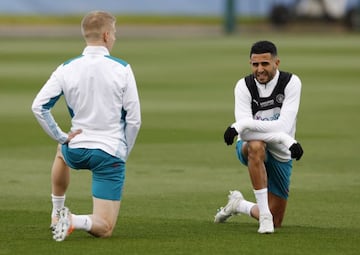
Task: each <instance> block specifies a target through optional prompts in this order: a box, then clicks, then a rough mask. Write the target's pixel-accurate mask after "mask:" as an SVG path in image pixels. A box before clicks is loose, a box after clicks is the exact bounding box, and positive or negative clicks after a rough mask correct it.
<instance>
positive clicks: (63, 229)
mask: <svg viewBox="0 0 360 255" xmlns="http://www.w3.org/2000/svg"><path fill="white" fill-rule="evenodd" d="M58 218H59V220H58V222H57V223H56V225H55V228H54V230H53V239H54V240H55V241H57V242H61V241H64V240H65V238H66V237H67V236H68V235H70V234H71V233H72V232H73V230H74V228H73V226H72V224H71V212H70V210H69V208H67V207H63V208H61V209H60V210H59V211H58Z"/></svg>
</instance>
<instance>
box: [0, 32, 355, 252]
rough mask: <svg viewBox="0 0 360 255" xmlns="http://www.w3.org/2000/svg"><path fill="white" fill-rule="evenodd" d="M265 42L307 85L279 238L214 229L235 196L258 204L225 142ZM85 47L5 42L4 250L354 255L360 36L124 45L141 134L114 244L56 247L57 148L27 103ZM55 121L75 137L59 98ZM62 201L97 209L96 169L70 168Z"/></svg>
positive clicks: (241, 221) (73, 239)
mask: <svg viewBox="0 0 360 255" xmlns="http://www.w3.org/2000/svg"><path fill="white" fill-rule="evenodd" d="M258 39H270V40H273V41H274V42H275V43H276V44H277V45H278V48H279V54H280V58H281V61H282V62H281V69H283V70H287V71H291V72H294V73H296V74H298V75H299V76H300V77H301V79H302V81H303V92H302V102H301V107H300V113H299V116H298V131H297V139H298V140H299V141H300V142H301V143H302V145H303V147H304V150H305V154H304V157H303V158H302V160H301V161H299V162H295V163H294V171H293V176H292V186H291V195H290V199H289V204H288V210H287V214H286V218H285V221H284V227H283V228H281V229H279V230H277V232H276V233H275V234H273V235H259V234H257V227H258V224H257V222H256V221H254V220H253V219H250V218H249V217H246V216H238V217H235V218H233V219H231V220H230V221H229V222H228V223H226V224H220V225H217V224H214V223H213V216H214V214H215V212H216V209H217V208H218V207H219V206H222V205H224V204H225V203H226V201H227V193H228V191H229V190H231V189H240V190H241V191H242V192H243V194H244V195H245V197H246V198H248V199H249V200H254V198H253V194H252V190H251V185H250V181H249V177H248V173H247V170H246V168H244V167H243V166H241V165H240V163H239V162H238V161H237V159H236V157H235V150H234V147H227V146H226V145H225V144H224V143H223V138H222V136H223V131H224V130H225V128H226V127H227V125H228V124H230V123H232V122H233V118H234V117H233V102H234V100H233V88H234V86H235V83H236V81H237V80H238V79H239V78H241V77H242V76H244V75H245V74H247V73H248V72H249V70H250V68H249V65H248V51H249V47H250V45H251V44H252V43H253V42H254V41H256V40H258ZM83 46H84V43H83V41H82V40H81V39H79V38H64V39H59V38H57V39H51V38H47V39H46V38H37V39H34V38H18V39H13V38H1V40H0V55H1V58H0V66H1V68H0V131H1V134H2V138H1V139H0V162H1V166H0V168H1V178H0V191H1V195H0V205H1V206H0V255H2V254H11V255H15V254H22V255H27V254H31V255H34V254H36V255H38V254H44V255H45V254H46V255H48V254H54V255H58V254H66V255H72V254H75V255H77V254H87V255H92V254H94V255H95V254H96V255H98V254H269V255H270V254H277V255H279V254H286V255H288V254H292V255H294V254H315V255H317V254H327V255H328V254H334V255H335V254H336V255H338V254H358V253H359V251H358V249H359V247H360V227H359V225H358V223H359V222H360V214H359V212H360V205H359V202H360V172H359V170H360V169H359V165H358V159H359V152H358V149H357V148H358V146H359V140H360V139H359V134H358V131H359V130H360V119H359V114H358V110H359V109H360V103H359V102H360V101H359V98H358V97H359V95H360V86H359V77H360V76H359V75H360V73H359V71H360V61H359V56H360V35H350V34H349V35H338V34H335V35H324V34H322V35H315V34H312V35H295V34H294V35H282V34H273V35H270V34H268V35H264V34H262V35H258V36H255V35H246V34H241V35H240V36H232V37H218V36H216V37H210V36H209V37H207V38H204V37H202V38H187V37H183V38H177V39H176V40H175V39H174V38H161V39H160V38H158V39H156V38H151V39H149V38H148V39H147V38H124V39H122V38H119V39H118V42H117V45H116V46H115V48H114V50H113V55H115V56H118V57H121V58H124V59H125V60H127V61H128V62H130V63H131V65H132V67H133V70H134V72H135V75H136V78H137V82H138V88H139V93H140V98H141V103H142V117H143V125H142V129H141V131H140V134H139V137H138V140H137V144H136V146H135V148H134V151H133V153H132V155H131V156H130V158H129V161H128V165H127V181H126V186H125V191H124V198H123V201H122V208H121V211H120V216H119V220H118V225H117V227H116V230H115V232H114V235H113V237H111V238H110V239H96V238H93V237H91V236H89V235H88V234H87V233H84V232H80V231H79V232H75V233H73V234H72V235H71V236H70V237H69V238H68V239H67V240H65V241H64V242H62V243H57V242H55V241H53V240H52V237H51V233H50V231H49V230H48V226H49V223H50V209H51V203H50V167H51V164H52V160H53V157H54V153H55V148H56V143H55V142H54V141H52V140H51V139H50V138H49V137H47V136H46V135H45V133H44V132H43V131H42V130H41V128H40V126H39V125H38V124H37V122H36V121H35V119H34V117H33V115H32V113H31V110H30V106H31V102H32V100H33V98H34V97H35V95H36V93H37V92H38V90H39V89H40V88H41V86H42V85H43V84H44V82H45V81H46V80H47V78H48V77H49V75H50V74H51V72H52V71H53V70H54V69H55V68H56V66H57V65H58V64H60V63H61V62H63V61H65V60H67V59H69V58H71V57H73V56H77V55H78V54H80V52H81V51H82V48H83ZM54 114H55V116H56V117H57V119H58V120H59V124H60V125H61V126H62V127H63V128H64V129H67V128H68V127H69V124H68V121H69V118H68V116H67V110H66V109H65V106H64V103H63V102H61V103H60V104H59V105H57V107H56V109H55V110H54ZM67 205H68V206H69V207H70V209H71V210H72V211H73V212H74V213H77V214H84V213H88V212H90V211H91V208H92V205H91V193H90V175H89V173H88V172H86V171H83V172H72V181H71V184H70V188H69V190H68V193H67Z"/></svg>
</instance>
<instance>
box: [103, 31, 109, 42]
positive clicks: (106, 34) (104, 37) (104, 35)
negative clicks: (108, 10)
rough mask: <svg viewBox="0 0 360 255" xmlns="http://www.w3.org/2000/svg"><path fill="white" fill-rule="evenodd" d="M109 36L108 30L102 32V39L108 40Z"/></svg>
mask: <svg viewBox="0 0 360 255" xmlns="http://www.w3.org/2000/svg"><path fill="white" fill-rule="evenodd" d="M109 36H110V33H109V31H106V32H104V33H103V40H104V42H108V41H109Z"/></svg>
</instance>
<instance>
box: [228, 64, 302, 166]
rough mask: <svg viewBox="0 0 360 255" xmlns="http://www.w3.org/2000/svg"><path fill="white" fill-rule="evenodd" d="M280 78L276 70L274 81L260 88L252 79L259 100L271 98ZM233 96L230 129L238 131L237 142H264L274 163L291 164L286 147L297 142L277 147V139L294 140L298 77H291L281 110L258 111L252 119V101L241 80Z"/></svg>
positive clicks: (299, 85)
mask: <svg viewBox="0 0 360 255" xmlns="http://www.w3.org/2000/svg"><path fill="white" fill-rule="evenodd" d="M279 74H280V72H279V70H277V72H276V74H275V76H274V78H273V79H272V80H271V81H269V82H268V83H267V84H260V83H259V82H258V81H257V80H256V79H255V82H256V86H257V88H258V91H259V96H260V97H268V96H270V95H271V93H272V91H273V90H274V88H275V86H276V84H277V81H278V78H279ZM234 93H235V121H236V122H235V123H234V124H232V127H234V128H235V129H236V130H237V131H238V133H239V139H242V140H244V141H249V140H263V141H265V142H267V149H268V150H269V151H270V152H271V154H272V155H273V156H274V157H275V158H276V159H277V160H279V161H288V160H290V159H291V156H290V151H289V146H290V145H291V144H292V143H293V142H296V141H295V140H288V141H289V142H287V144H284V143H280V142H279V139H278V135H279V134H280V133H281V132H282V133H286V134H288V135H289V136H290V137H291V138H295V131H296V118H297V113H298V110H299V105H300V96H301V81H300V79H299V77H298V76H296V75H294V74H293V75H292V77H291V79H290V81H289V83H288V84H287V86H286V87H285V91H284V93H285V95H284V96H285V98H284V101H283V104H282V107H281V109H280V108H273V109H270V110H266V111H259V112H257V113H256V114H255V116H253V115H252V109H251V100H252V98H251V94H250V91H249V90H248V88H247V86H246V83H245V79H244V78H243V79H241V80H239V81H238V82H237V84H236V86H235V91H234ZM282 138H283V137H282ZM285 139H286V137H285Z"/></svg>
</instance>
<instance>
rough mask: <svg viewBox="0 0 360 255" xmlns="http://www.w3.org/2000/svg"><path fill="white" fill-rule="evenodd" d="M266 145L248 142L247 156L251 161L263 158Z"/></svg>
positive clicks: (259, 142) (261, 142) (260, 142)
mask: <svg viewBox="0 0 360 255" xmlns="http://www.w3.org/2000/svg"><path fill="white" fill-rule="evenodd" d="M265 148H266V144H265V143H264V142H263V141H250V142H248V156H249V158H253V159H262V160H263V159H264V158H265Z"/></svg>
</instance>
